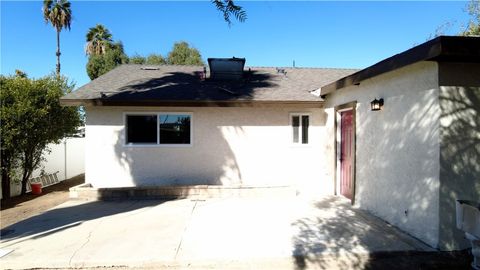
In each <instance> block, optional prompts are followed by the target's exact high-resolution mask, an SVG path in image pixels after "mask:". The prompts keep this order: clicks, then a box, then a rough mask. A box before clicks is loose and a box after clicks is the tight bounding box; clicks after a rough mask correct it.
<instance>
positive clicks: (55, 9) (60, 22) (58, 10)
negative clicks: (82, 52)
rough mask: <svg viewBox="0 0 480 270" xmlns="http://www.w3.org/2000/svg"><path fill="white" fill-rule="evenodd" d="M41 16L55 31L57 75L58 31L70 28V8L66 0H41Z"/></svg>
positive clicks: (58, 72)
mask: <svg viewBox="0 0 480 270" xmlns="http://www.w3.org/2000/svg"><path fill="white" fill-rule="evenodd" d="M43 18H44V19H45V23H47V24H48V22H50V23H51V24H52V26H53V27H54V28H55V30H56V31H57V54H56V55H57V76H60V31H62V28H65V29H68V30H70V23H71V22H72V10H71V9H70V2H69V1H68V0H43Z"/></svg>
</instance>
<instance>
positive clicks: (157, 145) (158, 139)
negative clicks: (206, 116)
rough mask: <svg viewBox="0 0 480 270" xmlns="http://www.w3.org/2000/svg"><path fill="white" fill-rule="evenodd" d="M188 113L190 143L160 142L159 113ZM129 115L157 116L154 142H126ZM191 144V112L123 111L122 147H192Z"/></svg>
mask: <svg viewBox="0 0 480 270" xmlns="http://www.w3.org/2000/svg"><path fill="white" fill-rule="evenodd" d="M167 114H168V115H188V116H189V117H190V143H189V144H176V143H175V144H161V143H160V115H167ZM129 115H156V116H157V128H156V131H157V142H156V143H128V142H127V128H128V127H127V116H129ZM192 146H193V113H192V112H167V111H133V112H123V147H192Z"/></svg>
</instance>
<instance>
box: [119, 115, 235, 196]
mask: <svg viewBox="0 0 480 270" xmlns="http://www.w3.org/2000/svg"><path fill="white" fill-rule="evenodd" d="M193 122H194V123H195V120H194V121H193ZM192 128H194V129H195V127H194V126H192ZM235 132H237V133H239V134H242V133H243V130H242V128H241V127H235ZM116 136H117V141H116V142H115V145H114V149H113V150H114V152H115V156H116V159H117V163H118V165H119V166H120V167H121V168H122V170H124V172H126V175H128V178H129V179H130V180H131V185H132V186H140V187H148V186H194V185H231V186H238V185H242V174H241V170H240V167H239V164H238V162H237V159H236V156H235V154H234V152H233V150H232V148H231V146H230V144H229V143H228V141H227V140H226V139H225V137H224V135H223V134H222V132H221V130H220V129H219V128H212V129H211V132H210V134H209V138H211V139H214V141H213V140H212V141H211V142H208V143H203V144H200V143H195V141H194V142H193V146H186V147H183V146H179V147H175V146H172V147H128V146H125V145H124V142H125V138H124V127H122V128H121V129H120V130H119V131H117V132H116ZM195 139H196V136H193V137H192V140H195ZM212 146H213V147H214V148H211V147H212ZM229 179H231V180H229Z"/></svg>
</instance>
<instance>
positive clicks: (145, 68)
mask: <svg viewBox="0 0 480 270" xmlns="http://www.w3.org/2000/svg"><path fill="white" fill-rule="evenodd" d="M140 69H141V70H159V69H160V68H159V67H141V68H140Z"/></svg>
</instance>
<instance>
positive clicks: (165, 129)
mask: <svg viewBox="0 0 480 270" xmlns="http://www.w3.org/2000/svg"><path fill="white" fill-rule="evenodd" d="M160 144H190V115H180V114H178V115H172V114H161V115H160Z"/></svg>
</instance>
